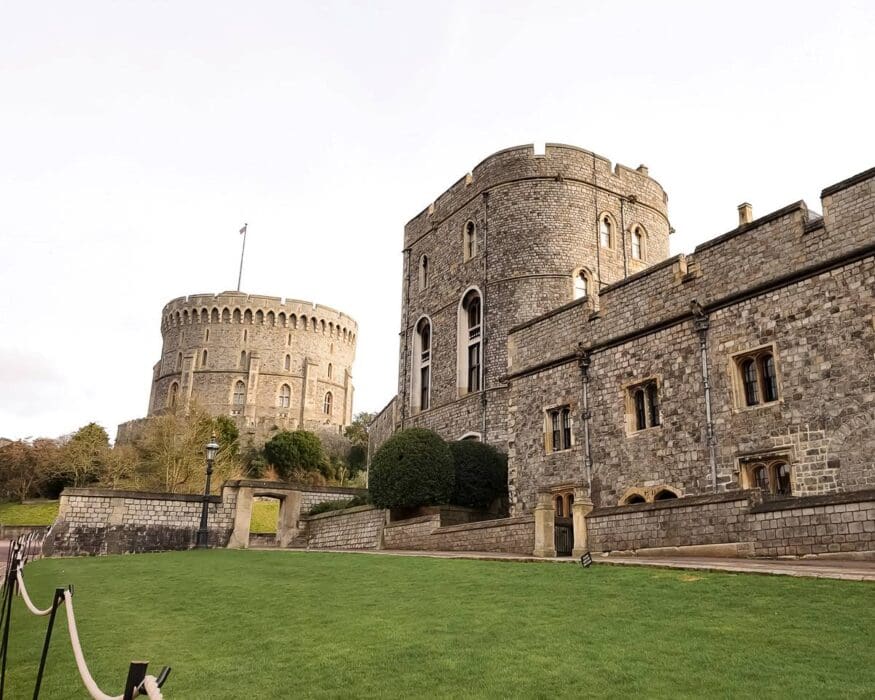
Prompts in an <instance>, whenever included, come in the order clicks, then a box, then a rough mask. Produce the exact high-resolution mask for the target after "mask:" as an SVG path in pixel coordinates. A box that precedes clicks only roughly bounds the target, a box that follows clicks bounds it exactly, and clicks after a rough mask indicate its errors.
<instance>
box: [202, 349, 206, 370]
mask: <svg viewBox="0 0 875 700" xmlns="http://www.w3.org/2000/svg"><path fill="white" fill-rule="evenodd" d="M206 366H207V351H206V350H204V352H203V354H202V355H201V367H206Z"/></svg>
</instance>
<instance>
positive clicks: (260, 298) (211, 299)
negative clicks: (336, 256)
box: [164, 291, 358, 327]
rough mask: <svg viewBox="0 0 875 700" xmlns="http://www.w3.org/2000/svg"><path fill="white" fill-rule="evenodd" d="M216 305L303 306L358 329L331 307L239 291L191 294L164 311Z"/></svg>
mask: <svg viewBox="0 0 875 700" xmlns="http://www.w3.org/2000/svg"><path fill="white" fill-rule="evenodd" d="M216 303H224V304H232V303H236V304H244V303H245V304H250V305H252V306H256V307H257V306H258V305H259V304H262V305H265V306H276V307H280V308H283V309H287V308H290V307H295V306H301V307H304V306H306V307H309V308H310V310H311V311H322V312H331V313H334V314H337V315H338V316H342V317H343V318H345V319H348V320H349V321H350V323H351V324H352V325H354V326H356V327H358V323H357V322H356V321H355V319H353V318H352V317H351V316H350V315H349V314H347V313H345V312H343V311H340V310H339V309H335V308H333V307H331V306H326V305H325V304H317V303H316V302H312V301H307V300H304V299H292V298H289V297H274V296H268V295H265V294H249V293H247V292H238V291H225V292H218V293H210V292H207V293H203V294H189V295H186V296H181V297H176V298H175V299H171V300H170V301H168V302H167V303H166V304H165V305H164V311H165V312H166V311H168V310H169V309H170V308H171V307H173V306H178V305H180V304H194V305H198V304H216Z"/></svg>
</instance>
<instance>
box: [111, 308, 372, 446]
mask: <svg viewBox="0 0 875 700" xmlns="http://www.w3.org/2000/svg"><path fill="white" fill-rule="evenodd" d="M357 334H358V326H357V324H356V322H355V321H354V320H353V319H351V318H350V317H349V316H347V315H346V314H343V313H341V312H340V311H336V310H334V309H331V308H328V307H326V306H319V305H317V304H313V303H311V302H307V301H298V300H293V299H282V298H279V297H269V296H259V295H254V294H244V293H241V292H223V293H221V294H197V295H192V296H187V297H179V298H178V299H173V300H172V301H170V302H169V303H168V304H167V305H166V306H165V307H164V310H163V311H162V314H161V337H162V341H163V342H162V349H161V359H160V360H159V361H158V362H157V363H156V364H155V366H154V367H153V370H152V389H151V393H150V396H149V408H148V413H147V416H155V415H160V414H162V413H164V412H167V411H172V410H177V409H180V410H184V411H187V410H188V409H189V407H190V406H191V405H192V403H196V404H197V405H198V406H199V407H201V408H203V409H204V410H206V411H207V412H208V413H209V414H210V415H213V416H220V415H226V416H231V417H232V418H233V419H234V420H235V422H236V423H237V425H238V427H239V428H240V429H241V432H246V433H249V434H251V435H254V436H256V438H257V439H259V440H263V439H264V438H265V437H267V436H268V435H269V434H270V433H271V432H272V431H275V430H296V429H299V428H301V429H307V430H320V429H321V430H325V429H331V430H335V431H339V430H341V429H342V428H343V426H345V425H348V424H349V423H350V422H352V400H353V385H352V363H353V360H354V359H355V347H356V336H357ZM140 422H141V421H130V422H128V423H123V424H122V425H120V426H119V430H118V437H117V441H122V442H125V441H126V440H129V439H130V437H131V435H132V434H133V433H135V432H136V430H137V426H138V425H139V424H140Z"/></svg>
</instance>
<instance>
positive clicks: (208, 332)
mask: <svg viewBox="0 0 875 700" xmlns="http://www.w3.org/2000/svg"><path fill="white" fill-rule="evenodd" d="M209 339H210V329H209V328H207V329H206V330H205V331H204V342H205V343H206V342H208V341H209Z"/></svg>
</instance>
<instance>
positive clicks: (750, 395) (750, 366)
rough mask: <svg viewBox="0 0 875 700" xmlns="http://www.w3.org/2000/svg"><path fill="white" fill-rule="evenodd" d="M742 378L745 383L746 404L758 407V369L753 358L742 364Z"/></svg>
mask: <svg viewBox="0 0 875 700" xmlns="http://www.w3.org/2000/svg"><path fill="white" fill-rule="evenodd" d="M741 378H742V381H743V382H744V402H745V404H747V405H748V406H756V405H757V404H758V403H759V398H758V396H757V367H756V362H755V361H754V359H753V358H748V359H747V360H745V361H744V362H742V363H741Z"/></svg>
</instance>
